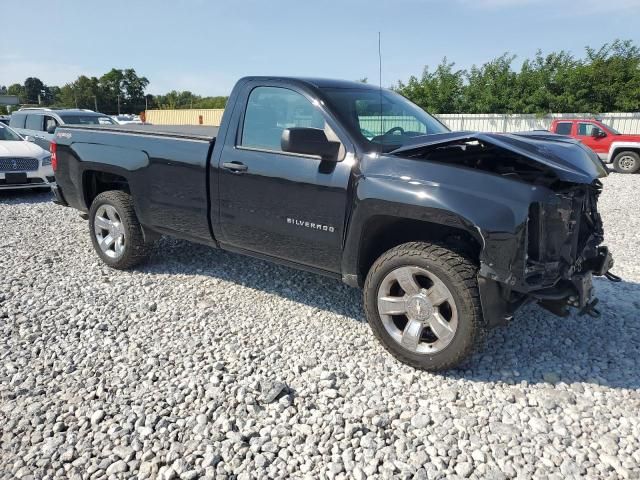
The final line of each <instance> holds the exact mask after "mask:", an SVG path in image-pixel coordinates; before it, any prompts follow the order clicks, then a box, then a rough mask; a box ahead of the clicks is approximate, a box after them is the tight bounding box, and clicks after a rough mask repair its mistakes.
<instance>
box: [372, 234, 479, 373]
mask: <svg viewBox="0 0 640 480" xmlns="http://www.w3.org/2000/svg"><path fill="white" fill-rule="evenodd" d="M476 275H477V266H476V265H474V264H473V263H472V262H471V261H470V260H469V259H468V258H466V257H464V256H463V255H460V254H458V253H456V252H453V251H451V250H449V249H447V248H446V247H444V246H440V245H437V244H429V243H421V242H411V243H405V244H403V245H399V246H397V247H395V248H392V249H391V250H389V251H387V252H386V253H384V254H383V255H382V256H381V257H380V258H378V259H377V260H376V261H375V263H374V264H373V266H372V267H371V269H370V270H369V274H368V275H367V279H366V281H365V286H364V304H365V312H366V315H367V320H368V321H369V325H370V326H371V330H372V331H373V333H374V335H375V336H376V337H377V338H378V340H380V342H381V343H382V345H383V346H384V347H385V348H386V349H387V350H388V351H389V352H390V353H391V354H392V355H393V356H394V357H396V358H397V359H398V360H400V361H401V362H403V363H406V364H408V365H411V366H413V367H415V368H419V369H422V370H429V371H439V370H447V369H451V368H453V367H456V366H457V365H459V364H460V363H461V362H462V361H463V360H465V359H466V358H468V357H469V356H470V355H471V353H472V352H473V351H474V349H475V348H476V346H477V345H478V344H479V343H480V342H481V341H482V339H483V337H484V334H485V322H484V320H483V318H482V308H481V304H480V295H479V293H478V283H477V279H476Z"/></svg>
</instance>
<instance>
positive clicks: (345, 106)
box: [322, 88, 449, 152]
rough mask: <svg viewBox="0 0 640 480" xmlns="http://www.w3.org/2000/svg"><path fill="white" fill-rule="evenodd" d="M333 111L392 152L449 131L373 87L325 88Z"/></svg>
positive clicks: (394, 95) (399, 98) (393, 95)
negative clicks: (419, 139) (410, 143)
mask: <svg viewBox="0 0 640 480" xmlns="http://www.w3.org/2000/svg"><path fill="white" fill-rule="evenodd" d="M322 90H323V92H324V93H325V94H326V96H327V97H328V98H329V101H330V102H331V104H332V106H333V109H334V110H335V111H336V112H337V113H338V115H340V117H342V121H343V122H346V123H349V124H350V125H351V126H352V127H355V128H353V130H354V131H356V132H359V133H360V135H361V136H362V138H363V139H365V140H366V141H367V142H369V144H371V145H372V146H374V147H375V148H376V150H381V151H383V152H390V151H392V150H395V149H396V148H399V147H401V146H403V145H404V144H405V143H407V142H408V141H409V140H410V139H411V138H413V137H417V136H419V135H433V134H434V133H446V132H448V131H449V129H448V128H447V127H445V126H444V125H443V124H442V123H440V122H439V121H438V120H436V119H435V118H433V117H432V116H431V115H429V114H428V113H427V112H425V111H424V110H422V109H421V108H420V107H418V106H417V105H415V104H414V103H411V102H410V101H409V100H407V99H406V98H404V97H403V96H402V95H399V94H397V93H395V92H392V91H389V90H374V89H370V88H366V89H365V88H362V89H359V88H323V89H322Z"/></svg>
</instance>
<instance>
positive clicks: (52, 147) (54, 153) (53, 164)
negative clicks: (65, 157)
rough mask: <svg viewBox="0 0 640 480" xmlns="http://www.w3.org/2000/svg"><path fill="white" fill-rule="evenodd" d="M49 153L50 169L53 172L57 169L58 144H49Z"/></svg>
mask: <svg viewBox="0 0 640 480" xmlns="http://www.w3.org/2000/svg"><path fill="white" fill-rule="evenodd" d="M49 151H50V152H51V168H53V171H54V172H55V171H56V170H57V169H58V154H57V152H58V144H57V143H56V142H51V143H50V144H49Z"/></svg>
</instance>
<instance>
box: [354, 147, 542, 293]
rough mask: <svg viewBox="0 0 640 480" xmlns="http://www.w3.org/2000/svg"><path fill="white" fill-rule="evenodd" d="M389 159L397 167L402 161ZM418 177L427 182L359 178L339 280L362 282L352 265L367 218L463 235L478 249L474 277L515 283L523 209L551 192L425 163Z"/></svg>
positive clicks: (523, 225) (521, 254) (403, 178)
mask: <svg viewBox="0 0 640 480" xmlns="http://www.w3.org/2000/svg"><path fill="white" fill-rule="evenodd" d="M394 161H395V162H397V163H396V166H397V167H398V168H400V169H402V166H403V165H402V163H403V162H404V160H403V159H394ZM407 162H410V161H407ZM410 163H411V164H415V162H410ZM420 173H421V177H427V178H429V180H419V179H415V178H414V177H413V176H411V175H408V174H407V175H398V176H396V175H394V176H393V177H391V176H385V175H375V174H374V175H370V176H367V175H363V176H362V177H360V179H359V180H358V182H357V185H356V188H355V200H354V205H353V208H352V215H351V220H350V223H349V226H348V230H347V236H346V240H345V250H344V255H343V264H342V269H343V270H342V271H343V278H344V279H345V281H346V282H347V283H350V284H352V285H354V284H362V279H361V278H359V271H360V270H359V265H358V262H359V258H360V248H362V245H363V244H364V243H365V239H364V238H363V235H364V232H365V227H366V225H367V222H368V221H370V219H371V218H373V217H375V216H379V215H385V216H389V217H393V218H398V219H408V220H416V221H422V222H429V223H432V224H436V225H444V226H447V227H452V228H456V229H460V230H463V231H465V232H467V233H468V234H469V235H471V236H472V237H473V238H474V239H476V240H477V242H478V244H479V245H480V246H481V251H480V258H479V260H480V275H482V276H484V277H486V278H488V279H491V280H496V281H499V282H502V283H505V284H507V285H511V284H513V283H515V279H514V278H513V271H514V268H513V267H514V263H516V262H520V261H524V260H523V258H524V252H523V249H524V248H525V241H524V238H523V235H524V234H525V232H526V224H527V219H528V215H529V206H530V205H531V203H532V202H535V201H538V200H541V199H543V198H545V197H546V196H548V195H549V194H551V192H550V191H548V190H547V189H546V188H544V187H539V186H533V185H529V184H526V183H523V182H518V181H515V180H511V179H507V178H504V177H497V176H495V175H490V174H486V173H484V172H479V171H475V170H470V169H461V168H452V167H450V166H447V165H440V164H426V163H425V164H423V165H422V169H421V172H420ZM416 240H417V239H416Z"/></svg>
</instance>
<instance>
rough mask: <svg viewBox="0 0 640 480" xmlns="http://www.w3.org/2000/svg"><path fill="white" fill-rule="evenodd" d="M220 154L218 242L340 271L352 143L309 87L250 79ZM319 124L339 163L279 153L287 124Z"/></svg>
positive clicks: (319, 267)
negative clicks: (306, 89)
mask: <svg viewBox="0 0 640 480" xmlns="http://www.w3.org/2000/svg"><path fill="white" fill-rule="evenodd" d="M238 102H239V104H238V105H237V107H243V108H237V107H236V109H235V111H234V115H233V117H232V119H231V120H230V121H231V122H236V123H235V131H233V130H232V129H230V131H229V133H228V134H227V139H226V140H225V144H224V147H223V150H222V152H221V154H220V156H219V159H218V162H219V164H218V168H219V195H220V203H219V205H220V212H219V220H220V230H221V234H222V235H221V238H220V243H222V244H224V245H225V247H227V248H230V249H236V250H244V251H249V252H255V253H257V254H260V255H263V256H269V257H275V258H280V259H283V260H285V261H290V262H295V263H298V264H303V265H307V266H310V267H313V268H316V269H321V270H326V271H330V272H339V271H340V261H341V253H342V240H343V236H344V224H345V215H346V212H347V207H348V206H347V199H348V196H347V189H348V186H349V180H350V174H351V167H352V164H353V162H348V161H345V160H344V159H345V158H347V157H349V158H350V159H352V158H353V156H352V153H351V152H352V147H351V146H350V145H349V144H348V142H347V141H345V138H347V137H346V136H344V135H342V136H340V137H339V136H338V128H339V127H338V125H337V124H336V123H335V122H334V121H333V120H332V119H331V118H330V117H329V116H328V115H327V114H326V113H325V112H324V111H323V110H322V109H321V106H320V103H319V102H317V100H315V99H313V98H310V94H307V93H304V92H302V91H299V90H296V89H295V88H294V87H291V86H286V85H285V84H279V83H277V82H275V83H273V84H266V85H265V84H264V83H261V84H259V85H258V84H256V85H253V84H249V85H247V87H246V88H245V93H244V94H243V95H242V96H241V97H240V98H239V100H238ZM292 127H311V128H321V129H324V131H325V133H326V135H327V137H328V138H329V139H332V140H334V141H340V142H341V147H340V153H339V160H340V161H338V162H331V163H327V162H326V161H323V160H321V159H320V158H319V157H317V158H316V157H314V156H313V155H301V154H292V153H289V152H284V151H283V150H282V148H281V137H282V132H283V130H284V129H285V128H292Z"/></svg>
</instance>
